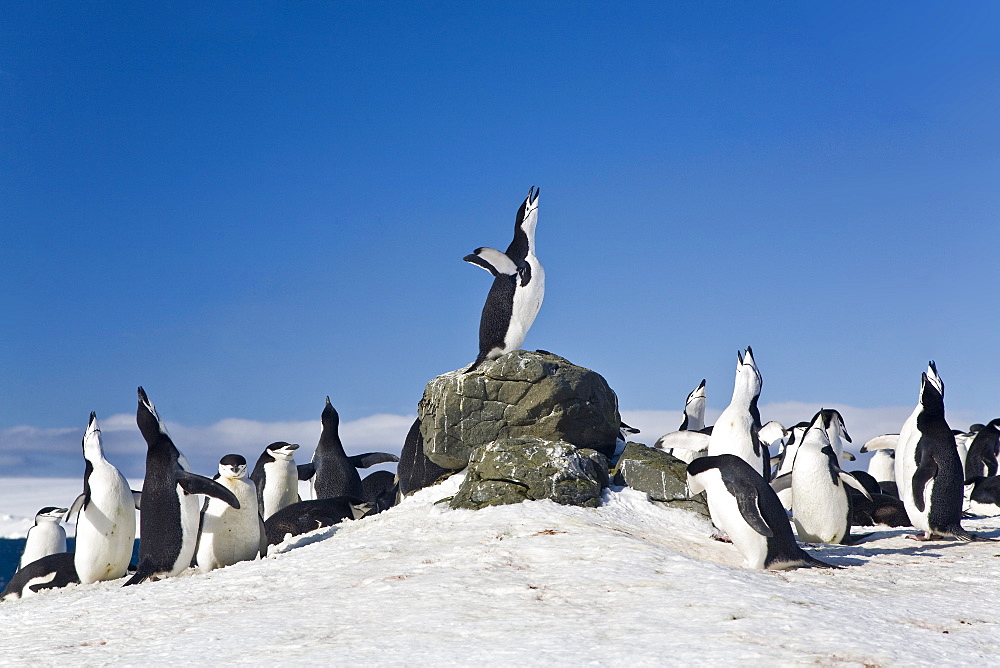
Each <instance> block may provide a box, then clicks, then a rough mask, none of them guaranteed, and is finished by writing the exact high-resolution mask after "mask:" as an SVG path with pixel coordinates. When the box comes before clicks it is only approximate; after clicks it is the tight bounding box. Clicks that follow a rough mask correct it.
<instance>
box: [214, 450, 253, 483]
mask: <svg viewBox="0 0 1000 668" xmlns="http://www.w3.org/2000/svg"><path fill="white" fill-rule="evenodd" d="M246 474H247V460H246V459H244V458H243V455H226V456H225V457H223V458H222V459H220V460H219V476H221V477H223V478H231V479H234V480H235V479H239V478H242V477H244V476H245V475H246Z"/></svg>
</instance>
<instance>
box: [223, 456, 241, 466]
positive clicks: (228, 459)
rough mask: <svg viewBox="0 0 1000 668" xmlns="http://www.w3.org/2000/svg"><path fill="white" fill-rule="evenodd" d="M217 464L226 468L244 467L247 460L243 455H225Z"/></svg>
mask: <svg viewBox="0 0 1000 668" xmlns="http://www.w3.org/2000/svg"><path fill="white" fill-rule="evenodd" d="M219 463H220V464H225V465H226V466H240V465H242V466H246V465H247V460H246V458H245V457H244V456H243V455H226V456H225V457H223V458H222V459H220V460H219Z"/></svg>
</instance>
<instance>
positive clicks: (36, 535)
mask: <svg viewBox="0 0 1000 668" xmlns="http://www.w3.org/2000/svg"><path fill="white" fill-rule="evenodd" d="M67 512H69V510H68V509H67V508H56V507H55V506H46V507H45V508H42V509H41V510H39V511H38V512H37V513H35V526H33V527H31V528H30V529H28V536H27V539H26V540H25V542H24V551H23V552H22V553H21V561H20V562H19V563H18V566H17V568H18V569H19V570H20V569H22V568H24V567H25V566H27V565H28V564H30V563H31V562H32V561H37V560H38V559H41V558H42V557H47V556H49V555H50V554H58V553H60V552H65V551H66V529H64V528H63V526H62V521H63V518H64V517H65V516H66V513H67Z"/></svg>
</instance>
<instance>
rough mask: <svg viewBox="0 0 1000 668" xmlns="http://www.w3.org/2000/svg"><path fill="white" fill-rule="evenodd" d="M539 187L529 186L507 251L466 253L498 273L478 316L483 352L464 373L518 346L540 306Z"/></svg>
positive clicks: (542, 279)
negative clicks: (537, 234)
mask: <svg viewBox="0 0 1000 668" xmlns="http://www.w3.org/2000/svg"><path fill="white" fill-rule="evenodd" d="M539 192H540V191H539V190H538V189H536V188H535V187H531V188H530V189H529V190H528V196H527V197H526V198H525V200H524V201H523V202H522V203H521V207H520V208H519V209H518V210H517V216H516V217H515V219H514V239H513V241H511V242H510V245H509V246H507V250H506V251H505V252H503V253H501V252H500V251H498V250H496V249H495V248H487V247H482V248H477V249H476V250H475V251H474V252H473V253H470V254H469V255H466V256H465V257H464V258H462V259H464V260H465V261H466V262H470V263H472V264H475V265H478V266H480V267H482V268H483V269H485V270H486V271H488V272H490V273H491V274H492V275H493V277H494V278H493V287H491V288H490V292H489V294H488V295H487V296H486V304H485V305H484V306H483V314H482V317H481V318H480V320H479V355H478V356H477V357H476V360H475V361H474V362H473V363H472V366H470V367H469V368H468V369H467V370H466V373H469V372H470V371H474V370H476V369H477V368H479V365H480V364H482V363H483V362H485V361H486V360H493V359H496V358H498V357H500V356H501V355H503V354H505V353H509V352H511V351H513V350H517V349H518V348H520V347H521V344H522V343H524V337H525V336H526V335H527V333H528V329H529V328H530V327H531V324H532V323H533V322H534V321H535V316H536V315H538V309H539V308H541V306H542V299H543V298H544V297H545V271H544V270H543V269H542V264H541V262H539V261H538V258H537V257H536V256H535V225H536V224H537V223H538V193H539Z"/></svg>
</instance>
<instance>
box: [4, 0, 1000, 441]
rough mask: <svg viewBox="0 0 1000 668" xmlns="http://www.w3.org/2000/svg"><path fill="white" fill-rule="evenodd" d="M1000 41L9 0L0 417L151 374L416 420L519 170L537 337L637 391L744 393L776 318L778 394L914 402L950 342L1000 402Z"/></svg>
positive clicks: (12, 420)
mask: <svg viewBox="0 0 1000 668" xmlns="http://www.w3.org/2000/svg"><path fill="white" fill-rule="evenodd" d="M998 35H1000V5H998V4H996V3H994V2H979V3H977V2H969V3H963V4H962V5H961V11H957V10H956V9H954V8H951V7H948V6H946V5H941V4H938V3H920V2H916V3H914V2H907V3H901V2H900V3H785V2H769V3H753V2H739V3H726V2H718V3H701V2H697V3H696V2H680V3H652V2H650V3H626V4H620V3H568V2H567V3H562V2H558V3H550V2H540V3H539V2H532V3H516V2H514V3H510V2H504V3H457V2H456V3H437V2H435V3H422V2H415V3H388V2H364V3H361V2H358V3H347V2H338V3H332V2H330V3H252V2H240V3H169V4H168V3H162V4H155V3H154V4H152V5H150V4H148V3H147V4H139V5H118V4H115V5H111V6H109V5H105V4H99V3H88V2H84V3H46V2H7V3H3V5H2V6H0V89H2V96H0V175H2V177H0V218H2V220H3V223H2V227H3V243H2V244H0V281H2V283H0V284H2V286H3V290H2V292H0V308H2V312H3V314H4V319H3V324H2V327H0V430H8V432H9V430H10V429H12V428H15V427H18V426H24V425H29V426H31V427H34V428H39V429H66V428H70V427H72V428H75V429H78V431H79V432H80V433H81V434H82V431H83V429H84V428H85V426H86V419H87V415H88V414H89V412H90V411H91V410H95V411H97V412H98V415H99V416H102V415H115V414H122V413H125V414H127V413H134V410H135V387H136V386H137V385H140V384H141V385H143V386H144V387H145V388H146V389H147V391H148V392H149V394H150V397H151V398H152V399H153V401H154V402H156V403H157V405H158V406H159V407H160V409H161V412H162V413H163V414H164V417H165V418H166V419H167V420H168V421H169V420H174V421H176V422H177V423H181V424H185V425H193V426H197V425H211V424H214V423H216V422H218V421H220V420H223V419H227V418H238V419H247V420H257V421H261V422H268V423H270V422H285V421H292V422H295V421H310V420H317V419H318V417H319V413H320V411H321V410H322V407H323V400H324V397H325V396H326V395H328V394H329V395H330V396H331V399H332V400H333V402H334V404H335V405H336V406H337V407H338V409H339V411H340V413H341V415H342V417H343V418H344V419H345V420H358V419H362V418H365V417H367V416H371V415H375V414H389V415H407V414H412V413H413V412H414V410H415V406H416V402H417V401H418V400H419V398H420V395H421V392H422V390H423V386H424V384H425V383H426V381H427V380H428V379H430V378H431V377H433V376H435V375H437V374H439V373H442V372H445V371H448V370H451V369H455V368H458V367H461V366H463V365H465V364H468V363H469V362H471V360H472V359H473V358H474V357H475V354H476V350H477V331H478V320H479V312H480V310H481V308H482V302H483V300H484V298H485V295H486V292H487V291H488V289H489V285H490V277H489V276H488V275H487V274H486V273H485V272H482V271H481V270H479V269H477V268H475V267H473V266H471V265H467V264H466V263H463V262H462V260H461V258H462V256H463V255H465V254H466V253H468V252H470V251H471V250H472V249H474V248H476V247H478V246H482V245H488V246H495V247H500V248H504V247H505V246H506V244H507V243H508V242H509V240H510V234H511V226H512V223H513V216H514V213H515V211H516V209H517V206H518V204H519V203H520V201H521V199H522V198H523V197H524V195H525V194H526V193H527V190H528V187H529V186H532V185H536V186H539V187H540V188H541V191H542V194H541V200H540V209H539V225H538V249H539V250H538V253H539V257H540V259H541V261H542V263H543V264H544V266H545V268H546V273H547V291H546V297H545V303H544V304H543V306H542V309H541V311H540V313H539V316H538V319H537V320H536V322H535V325H534V327H533V328H532V330H531V332H530V333H529V335H528V338H527V340H526V342H525V347H526V348H529V349H534V348H544V349H547V350H551V351H553V352H556V353H558V354H561V355H563V356H564V357H567V358H568V359H570V360H571V361H573V362H576V363H578V364H581V365H583V366H588V367H590V368H593V369H595V370H597V371H599V372H600V373H602V374H603V375H604V376H605V377H606V378H607V379H608V381H609V383H610V384H611V386H612V387H613V388H614V389H615V390H616V391H617V393H618V396H619V400H620V403H621V405H622V407H623V409H630V410H646V411H656V410H677V409H679V408H680V407H682V406H683V400H684V397H685V396H686V394H687V393H688V391H690V389H692V388H693V387H694V386H695V385H696V384H697V383H698V381H699V380H700V379H701V378H703V377H705V378H708V391H709V405H710V406H712V407H715V408H718V409H721V408H722V407H724V406H725V405H726V404H727V403H728V400H729V396H730V394H731V391H732V377H733V372H734V365H735V353H736V350H737V349H740V348H743V347H745V346H746V345H748V344H751V345H753V347H754V352H755V357H756V359H757V361H758V363H759V365H760V368H761V372H762V374H763V377H764V391H763V395H762V403H764V404H766V403H767V402H775V403H780V402H789V401H796V402H804V403H805V404H810V405H816V407H817V408H818V407H819V405H821V404H844V405H849V406H856V407H862V408H878V407H899V406H912V404H913V403H914V402H915V399H916V396H917V391H918V389H919V388H918V386H919V376H920V372H921V371H922V370H923V368H924V366H925V364H926V362H927V360H928V359H935V360H937V362H938V366H939V369H940V371H941V374H942V376H943V377H944V379H945V382H946V383H947V388H948V394H947V399H948V405H949V408H950V409H951V408H954V409H959V410H962V411H965V412H966V413H968V414H969V415H973V416H980V419H981V420H982V421H986V420H988V419H989V418H991V417H995V416H996V414H1000V405H998V403H1000V402H998V392H997V384H998V383H997V379H998V378H1000V356H998V354H997V350H996V341H997V330H998V326H1000V315H998V309H997V304H996V299H995V296H996V293H997V285H998V279H997V266H998V250H1000V220H998V219H1000V185H998V184H1000V179H998V176H1000V125H998V123H997V118H1000V86H998V85H997V82H998V81H1000V39H998ZM765 417H766V416H765ZM808 417H809V416H808V415H805V416H803V417H802V418H801V419H808ZM957 426H964V425H957ZM850 427H851V425H850V424H848V428H849V429H850ZM317 435H318V434H317ZM5 438H6V440H7V444H8V446H10V445H11V444H14V445H16V444H15V443H14V441H13V440H11V439H12V438H13V437H12V436H10V434H9V433H8V434H7V436H5ZM74 438H77V437H76V436H74ZM653 438H655V436H653ZM261 445H264V444H261Z"/></svg>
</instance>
